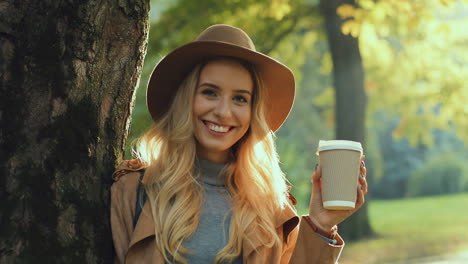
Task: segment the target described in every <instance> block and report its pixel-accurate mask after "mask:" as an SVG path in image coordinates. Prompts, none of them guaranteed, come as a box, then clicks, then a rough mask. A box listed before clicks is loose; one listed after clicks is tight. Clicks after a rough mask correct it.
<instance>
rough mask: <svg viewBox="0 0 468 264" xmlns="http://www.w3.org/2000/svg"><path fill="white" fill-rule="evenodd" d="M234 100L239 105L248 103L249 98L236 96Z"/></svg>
mask: <svg viewBox="0 0 468 264" xmlns="http://www.w3.org/2000/svg"><path fill="white" fill-rule="evenodd" d="M232 100H234V102H237V103H247V102H248V101H247V98H245V97H244V96H242V95H236V96H234V97H233V98H232Z"/></svg>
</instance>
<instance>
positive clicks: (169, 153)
mask: <svg viewBox="0 0 468 264" xmlns="http://www.w3.org/2000/svg"><path fill="white" fill-rule="evenodd" d="M220 59H221V58H220ZM222 59H225V58H222ZM230 59H233V60H236V61H238V62H239V63H241V64H242V65H243V66H244V67H245V68H246V69H247V70H248V71H249V72H250V74H251V77H252V79H253V81H254V93H253V99H252V117H251V123H250V127H249V129H248V131H247V132H246V134H245V135H244V136H243V137H242V138H241V139H240V140H239V141H238V142H237V143H236V144H235V145H234V146H233V147H232V148H231V153H232V155H231V158H230V160H229V162H228V164H227V165H226V166H225V169H224V174H225V175H226V187H227V189H228V191H229V193H230V194H231V197H232V206H233V207H232V213H233V214H232V218H231V224H230V231H229V241H228V244H227V245H226V246H225V247H224V248H223V249H222V250H221V251H219V252H218V254H217V256H216V258H215V260H214V263H221V262H222V263H226V262H228V263H229V262H232V261H233V260H235V259H236V258H237V257H238V256H240V254H241V251H242V245H243V243H253V242H252V241H253V240H256V241H258V240H260V241H261V243H262V244H263V245H264V246H266V247H274V246H276V245H280V244H281V240H280V238H279V236H278V234H277V232H276V226H275V216H276V213H277V212H278V210H279V209H281V208H284V206H285V204H286V203H287V195H286V193H287V182H286V179H285V177H284V174H283V172H282V171H281V168H280V166H279V160H278V155H277V152H276V148H275V144H274V134H273V132H271V130H270V129H269V127H268V124H267V121H266V118H265V107H264V106H265V98H266V91H265V90H264V86H263V84H262V82H261V78H260V76H259V73H258V72H257V71H256V70H255V68H254V67H253V66H252V65H250V64H249V63H247V62H244V61H241V60H238V59H234V58H230ZM206 63H207V62H204V63H201V64H199V65H197V66H195V67H194V69H193V70H192V72H191V73H190V74H188V76H187V77H186V78H185V79H184V80H183V82H182V83H181V85H180V87H179V89H178V92H177V94H176V95H175V98H174V100H173V102H172V104H171V106H170V108H169V110H168V111H167V113H166V114H165V115H164V117H162V118H161V119H160V120H158V121H157V122H155V123H154V124H153V126H152V127H151V128H150V129H149V130H148V131H147V132H146V133H145V134H144V135H142V136H141V137H140V138H139V140H138V141H137V154H138V156H139V158H140V159H142V161H143V162H144V163H146V164H147V165H148V168H147V170H146V172H145V177H144V182H143V184H144V185H145V190H146V192H147V196H148V201H149V202H150V205H151V211H152V214H153V219H154V226H155V234H156V238H155V239H156V247H157V249H158V250H159V251H160V252H161V253H162V255H163V257H164V259H165V261H166V262H172V261H176V262H179V263H187V261H186V260H185V258H184V255H185V254H188V253H190V252H189V250H188V249H186V248H184V247H183V246H182V244H183V242H184V241H186V240H187V239H188V238H189V237H190V236H191V235H192V234H193V233H194V232H195V231H196V229H197V226H198V223H199V218H200V211H201V210H200V209H201V207H202V203H203V201H204V190H203V187H202V186H201V184H200V182H199V181H198V180H197V179H198V175H196V173H197V171H196V170H195V167H194V164H195V159H196V151H197V150H196V140H195V137H194V122H195V118H194V115H193V98H194V95H195V90H196V87H197V84H198V80H199V76H200V72H201V70H202V69H203V66H204V65H206ZM249 229H250V230H252V229H253V230H254V232H253V234H252V233H249V234H247V230H249ZM253 236H256V237H255V238H254V237H253Z"/></svg>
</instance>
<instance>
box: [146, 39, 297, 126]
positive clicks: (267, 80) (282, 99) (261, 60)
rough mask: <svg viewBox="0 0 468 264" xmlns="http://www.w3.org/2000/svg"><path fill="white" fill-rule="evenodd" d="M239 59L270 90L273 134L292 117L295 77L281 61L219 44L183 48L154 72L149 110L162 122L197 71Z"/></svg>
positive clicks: (269, 117) (198, 43)
mask: <svg viewBox="0 0 468 264" xmlns="http://www.w3.org/2000/svg"><path fill="white" fill-rule="evenodd" d="M219 56H223V57H235V58H240V59H243V60H245V61H248V62H250V63H252V64H253V65H254V66H255V68H256V69H257V71H258V73H259V75H260V78H261V79H262V82H263V85H264V86H265V88H266V89H265V90H266V96H267V98H266V104H265V110H266V113H265V115H266V120H267V123H268V125H269V127H270V129H271V130H272V131H276V130H278V129H279V128H280V127H281V125H282V124H283V123H284V121H285V120H286V118H287V117H288V115H289V113H290V111H291V108H292V105H293V102H294V96H295V82H294V75H293V73H292V72H291V70H290V69H289V68H288V67H286V66H285V65H283V64H282V63H280V62H279V61H277V60H275V59H273V58H270V57H268V56H266V55H264V54H262V53H260V52H256V51H253V50H249V49H246V48H243V47H240V46H236V45H232V44H229V43H225V42H219V41H195V42H191V43H188V44H186V45H183V46H181V47H179V48H177V49H175V50H174V51H172V52H171V53H169V54H168V55H167V56H166V57H164V58H163V59H162V60H161V61H160V62H159V63H158V64H157V65H156V67H155V68H154V70H153V72H152V74H151V77H150V80H149V83H148V89H147V93H146V102H147V105H148V110H149V112H150V114H151V116H152V118H153V120H154V121H156V122H157V121H158V120H159V119H160V118H161V117H162V116H163V115H164V114H165V113H166V112H167V110H168V109H169V107H170V104H171V103H172V101H173V99H174V96H175V94H176V92H177V89H178V88H179V85H180V83H181V82H182V80H183V79H184V78H185V77H186V76H187V74H189V73H190V71H191V70H192V69H193V67H194V66H195V65H196V64H198V63H200V62H201V61H203V60H206V59H208V58H210V57H219Z"/></svg>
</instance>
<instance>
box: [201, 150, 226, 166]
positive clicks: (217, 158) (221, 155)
mask: <svg viewBox="0 0 468 264" xmlns="http://www.w3.org/2000/svg"><path fill="white" fill-rule="evenodd" d="M197 155H198V156H199V157H201V158H202V159H205V160H209V161H211V162H214V163H220V164H224V163H226V162H227V161H228V157H229V151H225V152H206V151H198V152H197Z"/></svg>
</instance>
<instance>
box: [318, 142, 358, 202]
mask: <svg viewBox="0 0 468 264" xmlns="http://www.w3.org/2000/svg"><path fill="white" fill-rule="evenodd" d="M317 155H318V156H319V162H320V167H321V169H322V199H323V207H324V208H326V209H329V210H349V209H353V208H354V207H355V206H356V193H357V185H358V181H359V171H360V163H361V156H362V145H361V143H359V142H355V141H349V140H320V141H319V146H318V150H317Z"/></svg>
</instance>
